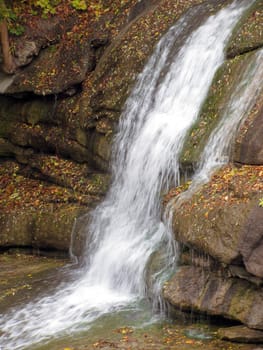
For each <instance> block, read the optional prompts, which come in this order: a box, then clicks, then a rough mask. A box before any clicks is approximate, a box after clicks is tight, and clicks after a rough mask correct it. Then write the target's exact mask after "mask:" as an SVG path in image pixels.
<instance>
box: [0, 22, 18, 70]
mask: <svg viewBox="0 0 263 350" xmlns="http://www.w3.org/2000/svg"><path fill="white" fill-rule="evenodd" d="M0 43H1V45H2V50H3V70H4V71H5V73H8V74H13V73H14V71H15V64H14V61H13V56H12V54H11V51H10V45H9V37H8V29H7V24H6V21H5V20H2V21H0Z"/></svg>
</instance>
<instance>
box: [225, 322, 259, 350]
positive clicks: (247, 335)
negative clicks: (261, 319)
mask: <svg viewBox="0 0 263 350" xmlns="http://www.w3.org/2000/svg"><path fill="white" fill-rule="evenodd" d="M218 336H219V337H220V338H221V339H223V340H229V341H232V342H237V343H263V332H261V331H258V330H254V329H250V328H247V327H244V326H235V327H228V328H220V329H219V330H218ZM257 349H259V348H257ZM253 350H256V349H253Z"/></svg>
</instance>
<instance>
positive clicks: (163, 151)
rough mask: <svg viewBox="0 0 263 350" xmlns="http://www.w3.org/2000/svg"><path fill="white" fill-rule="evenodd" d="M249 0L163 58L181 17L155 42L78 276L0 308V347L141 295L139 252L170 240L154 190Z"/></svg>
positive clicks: (43, 336) (41, 337)
mask: <svg viewBox="0 0 263 350" xmlns="http://www.w3.org/2000/svg"><path fill="white" fill-rule="evenodd" d="M249 2H250V1H244V2H242V3H241V2H235V3H234V5H231V6H228V7H227V8H225V9H223V10H221V11H220V12H218V13H217V14H216V15H214V16H211V17H210V18H208V20H206V22H205V23H204V24H203V25H202V26H200V27H199V28H198V29H197V30H195V31H194V32H193V33H192V34H191V35H190V36H189V37H188V39H187V40H186V41H185V43H184V45H183V46H182V47H181V49H180V50H178V52H177V54H176V55H175V56H174V57H173V58H172V60H171V56H173V55H171V51H173V49H174V45H175V42H176V39H177V38H178V37H179V36H180V35H181V33H182V31H183V30H184V28H185V25H187V17H186V18H184V19H183V20H185V21H186V22H184V21H183V20H181V21H179V23H178V24H177V25H175V26H174V27H173V28H171V30H170V31H169V32H168V33H167V34H166V35H165V36H164V38H163V39H162V40H161V41H160V43H159V44H158V45H157V48H156V50H155V53H154V54H153V56H152V58H151V59H150V61H149V62H148V64H147V66H146V68H145V69H144V71H143V73H142V74H141V75H140V77H139V79H138V82H137V84H136V86H135V88H134V90H133V92H132V94H131V96H130V98H129V99H128V101H127V103H126V108H125V111H124V113H123V115H122V118H121V121H120V127H119V133H118V135H117V138H116V142H115V146H114V154H115V160H114V164H113V173H114V181H113V184H112V187H111V189H110V191H109V193H108V195H107V197H106V199H105V201H104V202H103V203H102V204H101V205H99V206H98V207H97V209H96V210H95V211H94V212H93V213H92V221H91V224H90V226H89V228H88V230H89V234H88V235H89V240H88V242H87V249H86V254H85V259H84V261H85V266H84V267H83V270H82V273H81V276H79V277H78V278H76V280H75V282H73V283H71V284H68V285H64V286H63V287H61V288H60V290H59V291H57V292H54V294H52V295H49V296H47V297H43V298H42V299H40V300H38V301H35V302H32V303H29V304H28V305H25V306H24V307H23V308H21V309H19V310H14V311H12V312H10V313H9V314H7V315H5V316H3V317H2V318H1V321H0V329H1V331H2V332H3V335H2V337H1V339H0V341H1V346H2V348H3V349H5V350H6V349H13V350H14V349H25V348H28V347H29V346H30V345H31V344H34V343H36V342H40V341H47V340H48V339H50V338H52V336H59V335H61V334H64V333H65V334H66V333H67V332H70V333H72V332H74V331H77V330H80V329H84V328H87V327H88V326H89V325H90V324H91V322H92V321H93V320H94V319H96V318H98V317H99V316H101V315H103V314H105V313H107V312H112V311H115V310H118V309H121V308H122V307H125V305H128V304H129V303H131V302H133V301H135V300H138V299H140V298H143V297H145V295H146V292H147V291H146V289H147V288H146V281H145V275H146V272H147V271H146V266H147V262H148V261H149V259H150V258H151V256H152V255H153V253H154V252H155V251H157V250H158V249H159V248H160V247H161V246H162V247H163V246H165V249H164V250H166V252H167V259H164V263H163V265H164V266H163V267H162V268H161V269H164V268H165V265H169V264H170V265H171V264H172V260H171V257H172V256H175V252H174V249H173V247H174V246H173V240H172V237H171V232H170V231H169V230H167V229H166V228H165V226H164V225H163V224H162V223H161V219H160V193H161V191H162V190H163V189H165V188H167V187H168V185H169V184H170V183H171V181H172V182H173V185H176V184H178V179H179V164H178V159H179V155H180V152H181V148H182V145H183V142H184V138H185V136H186V134H187V131H188V129H189V128H190V126H191V125H192V124H193V123H194V122H195V120H196V118H197V116H198V113H199V109H200V107H201V105H202V103H203V101H204V98H205V97H206V95H207V91H208V89H209V86H210V84H211V81H212V79H213V76H214V73H215V71H216V70H217V68H218V67H219V65H221V63H222V62H223V59H224V53H223V49H224V46H225V43H226V41H227V38H228V37H229V35H230V33H231V31H232V28H233V26H234V24H235V23H236V21H237V19H238V18H239V16H240V15H241V13H242V10H243V8H244V6H245V4H247V5H248V4H249ZM242 4H243V7H242ZM156 284H157V285H158V282H157V283H156ZM153 287H154V286H153Z"/></svg>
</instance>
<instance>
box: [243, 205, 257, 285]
mask: <svg viewBox="0 0 263 350" xmlns="http://www.w3.org/2000/svg"><path fill="white" fill-rule="evenodd" d="M262 223H263V208H262V207H260V206H255V207H253V208H252V210H251V211H250V213H249V216H248V218H247V221H246V223H245V225H244V228H243V233H242V237H241V240H240V245H239V250H240V252H241V254H242V257H243V261H244V264H245V266H246V269H247V271H248V272H250V273H251V274H253V275H255V276H257V277H261V278H263V225H262Z"/></svg>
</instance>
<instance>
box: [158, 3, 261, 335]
mask: <svg viewBox="0 0 263 350" xmlns="http://www.w3.org/2000/svg"><path fill="white" fill-rule="evenodd" d="M262 10H263V9H262V2H260V1H256V2H255V3H254V5H253V6H252V8H250V10H249V11H247V12H246V13H245V15H244V16H243V18H242V19H241V21H240V23H239V25H238V26H237V28H236V30H235V31H234V33H233V35H232V38H231V39H230V43H229V46H228V48H227V56H228V59H227V60H226V62H225V63H224V65H223V66H222V67H221V68H220V69H219V71H218V72H217V75H216V76H215V79H214V82H213V84H212V86H211V89H210V92H209V94H208V97H207V100H206V101H205V103H204V105H203V109H202V111H201V113H200V119H199V121H198V122H197V123H196V125H195V126H194V127H193V129H192V130H191V132H190V133H189V137H188V140H187V141H186V143H185V146H184V150H183V152H182V156H181V166H182V168H189V166H190V167H192V168H194V167H195V164H196V163H197V161H198V159H199V156H200V153H201V152H202V150H203V147H204V144H205V143H206V140H207V139H208V137H209V135H210V133H211V130H212V129H213V128H214V127H215V125H216V124H217V123H218V120H219V118H220V115H221V112H222V110H223V108H224V105H225V103H226V101H227V99H228V96H229V95H230V93H231V91H232V89H233V88H234V86H235V85H236V84H237V83H238V79H239V78H238V77H239V76H240V72H241V71H242V70H243V69H245V66H246V64H247V62H249V60H250V59H251V57H253V55H254V54H256V53H257V50H258V49H259V48H260V47H262V42H263V37H262V29H260V28H262V21H260V18H262ZM259 89H261V94H259V96H258V98H257V100H256V101H255V103H254V105H252V106H250V109H249V110H248V111H247V115H246V120H245V122H244V123H243V124H242V126H241V127H240V128H239V130H238V131H237V135H236V139H235V141H234V144H233V147H232V158H231V160H232V161H233V162H234V163H231V164H228V165H227V166H225V167H223V168H222V169H220V170H218V171H217V172H216V173H215V174H214V175H213V176H212V178H211V179H210V181H209V182H208V183H207V184H205V185H203V186H202V187H200V188H199V189H198V191H197V192H196V193H195V194H194V195H192V197H191V198H190V199H186V200H183V201H182V202H177V204H174V206H173V208H174V209H173V210H174V217H173V231H174V235H175V238H176V240H177V241H178V242H179V243H180V244H181V256H180V258H179V267H178V271H177V272H176V273H175V275H174V277H173V278H172V279H171V280H170V281H168V282H167V283H166V285H165V286H164V290H163V294H164V298H165V299H166V300H168V301H169V303H170V304H171V305H173V306H174V307H176V308H180V309H183V310H186V311H191V310H194V311H197V312H202V313H205V314H210V315H220V316H223V317H226V318H228V319H232V320H237V321H239V322H241V323H243V324H245V325H247V326H248V327H249V328H252V329H257V331H255V333H254V331H251V333H249V331H248V335H247V337H248V338H247V339H248V340H247V341H248V342H249V341H252V340H251V339H252V338H253V336H252V333H253V334H254V335H255V339H256V338H257V337H258V339H262V335H263V332H262V330H263V307H262V296H263V294H262V293H263V288H262V286H263V274H262V269H263V249H262V245H263V208H262V198H263V167H262V152H263V144H262V136H263V134H262V132H263V123H262V108H263V100H262V96H263V95H262V86H259ZM184 187H185V186H181V187H180V188H176V189H173V190H171V192H170V193H169V194H168V196H167V199H166V200H165V201H164V202H166V201H167V200H169V199H170V198H171V197H173V196H176V195H178V194H179V193H181V192H182V191H184V190H185V188H184ZM229 332H231V331H229ZM226 334H227V332H226ZM226 337H227V339H231V338H232V340H233V341H241V338H242V341H244V342H246V340H244V339H245V335H244V333H242V332H241V331H240V334H239V337H238V336H237V335H235V336H233V335H230V334H229V335H228V336H227V335H226ZM249 337H251V338H250V340H249ZM238 339H239V340H238ZM252 342H253V341H252ZM255 342H257V341H256V340H255ZM259 342H260V341H259Z"/></svg>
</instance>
